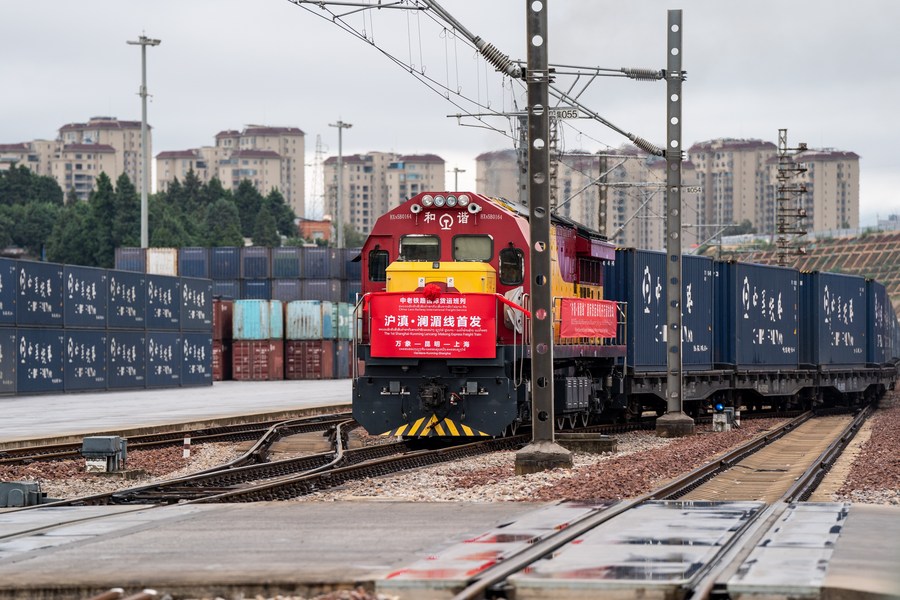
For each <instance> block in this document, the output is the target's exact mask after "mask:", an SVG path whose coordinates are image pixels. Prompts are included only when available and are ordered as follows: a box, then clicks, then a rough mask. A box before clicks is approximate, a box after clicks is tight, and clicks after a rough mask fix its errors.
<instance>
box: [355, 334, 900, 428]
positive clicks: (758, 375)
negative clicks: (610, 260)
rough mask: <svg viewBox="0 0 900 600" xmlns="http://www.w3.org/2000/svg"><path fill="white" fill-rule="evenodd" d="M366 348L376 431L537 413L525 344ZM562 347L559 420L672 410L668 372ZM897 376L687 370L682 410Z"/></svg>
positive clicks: (823, 392)
mask: <svg viewBox="0 0 900 600" xmlns="http://www.w3.org/2000/svg"><path fill="white" fill-rule="evenodd" d="M359 353H360V354H359V357H360V358H362V359H363V360H364V362H365V371H364V373H363V374H361V375H359V376H358V377H356V378H355V379H354V382H353V415H354V417H355V418H356V420H357V421H358V422H360V423H361V424H362V425H363V426H364V427H365V428H366V430H367V431H368V432H369V433H371V434H375V435H377V434H390V435H402V436H416V437H417V436H422V435H425V436H435V435H437V436H461V437H468V436H479V435H490V436H499V435H508V434H512V433H515V432H516V430H517V429H518V428H519V427H520V426H521V425H524V424H527V423H529V422H530V421H531V403H530V377H531V365H530V361H529V359H528V356H527V352H526V353H525V356H524V357H523V356H522V348H521V347H518V348H513V347H509V346H500V347H498V356H497V357H496V358H495V359H469V360H461V359H457V360H444V359H399V358H371V357H369V356H368V346H366V345H360V346H359ZM561 354H562V356H560V357H558V358H557V357H554V364H555V365H556V369H555V374H554V416H555V418H556V425H557V428H559V429H567V428H571V427H575V426H579V425H586V424H589V423H601V422H617V421H623V420H629V419H636V418H639V417H641V416H642V415H643V414H644V413H646V412H647V411H652V412H655V413H657V414H663V413H664V412H665V411H666V401H665V386H666V374H665V373H664V372H634V371H629V370H628V369H627V368H626V367H624V365H623V363H622V360H621V357H619V356H614V355H612V356H587V357H586V356H584V352H583V351H580V352H579V351H568V352H566V351H564V352H562V353H561ZM610 354H615V353H614V352H611V353H610ZM896 376H897V372H896V368H895V367H893V366H873V367H869V368H865V369H859V368H853V369H850V368H847V369H832V370H823V369H815V368H807V369H796V370H779V371H774V372H772V371H753V370H743V371H738V370H734V369H727V368H726V369H716V370H711V371H686V372H685V373H684V390H683V392H684V405H683V409H684V411H685V412H686V413H687V414H688V415H690V416H692V417H695V418H696V417H698V416H702V415H704V414H709V413H711V412H713V410H714V409H713V407H714V406H715V405H716V404H723V405H724V406H734V407H738V408H744V409H745V410H751V411H752V410H762V409H764V408H768V407H771V408H778V409H782V410H789V409H799V408H814V407H819V406H831V405H838V406H855V405H861V404H864V403H867V402H869V401H871V400H873V399H875V398H877V397H880V396H881V394H883V392H884V391H885V390H886V389H892V388H893V386H894V382H895V380H896ZM435 425H440V427H435Z"/></svg>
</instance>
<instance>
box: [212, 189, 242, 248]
mask: <svg viewBox="0 0 900 600" xmlns="http://www.w3.org/2000/svg"><path fill="white" fill-rule="evenodd" d="M203 222H204V223H205V224H206V228H205V229H206V237H205V239H204V245H206V246H243V245H244V236H242V235H241V218H240V216H239V215H238V209H237V207H236V206H235V205H234V202H232V201H231V200H229V199H228V198H225V197H222V198H220V199H219V200H218V201H216V202H215V203H214V204H211V205H210V206H209V208H207V209H206V217H205V218H204V220H203Z"/></svg>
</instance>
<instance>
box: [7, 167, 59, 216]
mask: <svg viewBox="0 0 900 600" xmlns="http://www.w3.org/2000/svg"><path fill="white" fill-rule="evenodd" d="M31 202H41V203H46V204H56V205H61V204H62V203H63V191H62V189H60V187H59V185H58V184H57V183H56V180H55V179H53V178H52V177H44V176H41V175H37V174H35V173H34V172H33V171H32V170H31V169H29V168H28V167H26V166H24V165H19V166H13V167H11V168H10V169H8V170H5V171H0V205H5V206H14V205H19V204H28V203H31Z"/></svg>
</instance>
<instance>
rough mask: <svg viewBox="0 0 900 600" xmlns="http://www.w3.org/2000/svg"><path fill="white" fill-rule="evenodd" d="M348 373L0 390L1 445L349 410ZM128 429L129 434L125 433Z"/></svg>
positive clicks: (349, 390)
mask: <svg viewBox="0 0 900 600" xmlns="http://www.w3.org/2000/svg"><path fill="white" fill-rule="evenodd" d="M350 396H351V383H350V380H349V379H330V380H299V381H217V382H215V383H214V384H213V385H211V386H204V387H189V388H167V389H150V390H133V391H115V392H97V393H83V394H44V395H34V396H5V397H0V414H2V415H3V418H2V421H0V450H2V449H4V448H10V447H17V446H21V445H23V442H24V441H25V440H34V439H41V440H46V442H47V443H51V442H56V441H59V442H65V441H70V438H71V440H74V441H80V440H81V438H82V437H84V435H85V434H95V435H98V434H114V435H125V436H126V437H127V434H128V433H132V432H137V431H144V430H150V431H173V430H180V429H181V427H180V426H181V425H187V424H200V425H201V426H212V425H216V424H223V423H233V422H235V420H236V418H237V417H240V416H243V415H251V414H253V415H270V416H271V417H272V418H274V419H277V418H281V416H282V415H285V414H286V413H288V412H295V411H297V410H312V409H321V408H325V407H338V406H340V407H342V410H347V411H349V410H350ZM132 434H133V433H132Z"/></svg>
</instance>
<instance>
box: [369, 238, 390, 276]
mask: <svg viewBox="0 0 900 600" xmlns="http://www.w3.org/2000/svg"><path fill="white" fill-rule="evenodd" d="M387 266H388V252H387V250H379V249H378V247H377V246H376V248H375V249H374V250H372V251H370V252H369V281H387Z"/></svg>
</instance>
